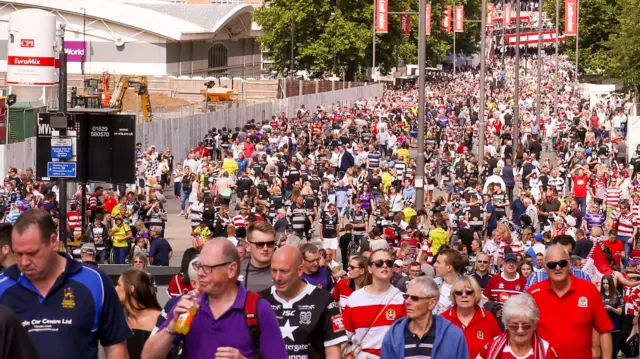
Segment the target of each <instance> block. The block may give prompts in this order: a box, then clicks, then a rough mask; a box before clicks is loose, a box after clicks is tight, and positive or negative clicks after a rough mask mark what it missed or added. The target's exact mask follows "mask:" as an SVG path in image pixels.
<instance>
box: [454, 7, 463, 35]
mask: <svg viewBox="0 0 640 359" xmlns="http://www.w3.org/2000/svg"><path fill="white" fill-rule="evenodd" d="M454 14H455V16H454V20H453V31H455V32H464V6H462V5H457V6H456V8H455V13H454Z"/></svg>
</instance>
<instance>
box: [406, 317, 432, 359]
mask: <svg viewBox="0 0 640 359" xmlns="http://www.w3.org/2000/svg"><path fill="white" fill-rule="evenodd" d="M435 341H436V320H432V321H431V327H430V328H429V331H428V332H426V333H425V335H424V336H423V337H422V338H420V337H418V336H417V335H415V334H413V333H412V332H411V331H410V330H409V326H408V325H407V327H406V328H405V330H404V358H405V359H431V354H432V350H433V343H435Z"/></svg>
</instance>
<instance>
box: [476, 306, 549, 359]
mask: <svg viewBox="0 0 640 359" xmlns="http://www.w3.org/2000/svg"><path fill="white" fill-rule="evenodd" d="M539 319H540V311H539V309H538V306H537V305H536V302H535V300H534V299H533V297H531V296H530V295H528V294H518V295H515V296H512V297H509V299H507V302H506V303H505V304H504V307H503V309H502V321H503V322H504V325H505V326H506V327H507V331H505V332H504V333H502V334H501V335H499V336H497V337H495V338H493V339H491V340H490V341H489V344H487V346H485V348H484V349H483V350H481V351H480V354H478V356H477V358H478V359H504V358H519V359H557V358H558V354H557V353H556V351H555V349H554V348H553V347H552V346H551V344H549V342H547V341H546V340H544V339H542V338H541V337H540V334H538V331H537V330H536V326H537V324H538V320H539Z"/></svg>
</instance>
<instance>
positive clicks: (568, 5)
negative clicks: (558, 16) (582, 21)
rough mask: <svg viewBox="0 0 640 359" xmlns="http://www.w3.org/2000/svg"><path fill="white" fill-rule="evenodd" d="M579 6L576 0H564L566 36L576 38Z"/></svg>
mask: <svg viewBox="0 0 640 359" xmlns="http://www.w3.org/2000/svg"><path fill="white" fill-rule="evenodd" d="M577 10H578V4H577V2H576V0H564V34H565V35H566V36H576V25H577V22H578V11H577Z"/></svg>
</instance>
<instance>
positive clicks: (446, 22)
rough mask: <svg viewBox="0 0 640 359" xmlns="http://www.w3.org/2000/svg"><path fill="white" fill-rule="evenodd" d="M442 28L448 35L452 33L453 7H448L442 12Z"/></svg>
mask: <svg viewBox="0 0 640 359" xmlns="http://www.w3.org/2000/svg"><path fill="white" fill-rule="evenodd" d="M441 25H442V28H443V29H444V32H446V33H447V34H448V33H450V32H451V5H447V6H445V7H444V8H443V10H442V24H441Z"/></svg>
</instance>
